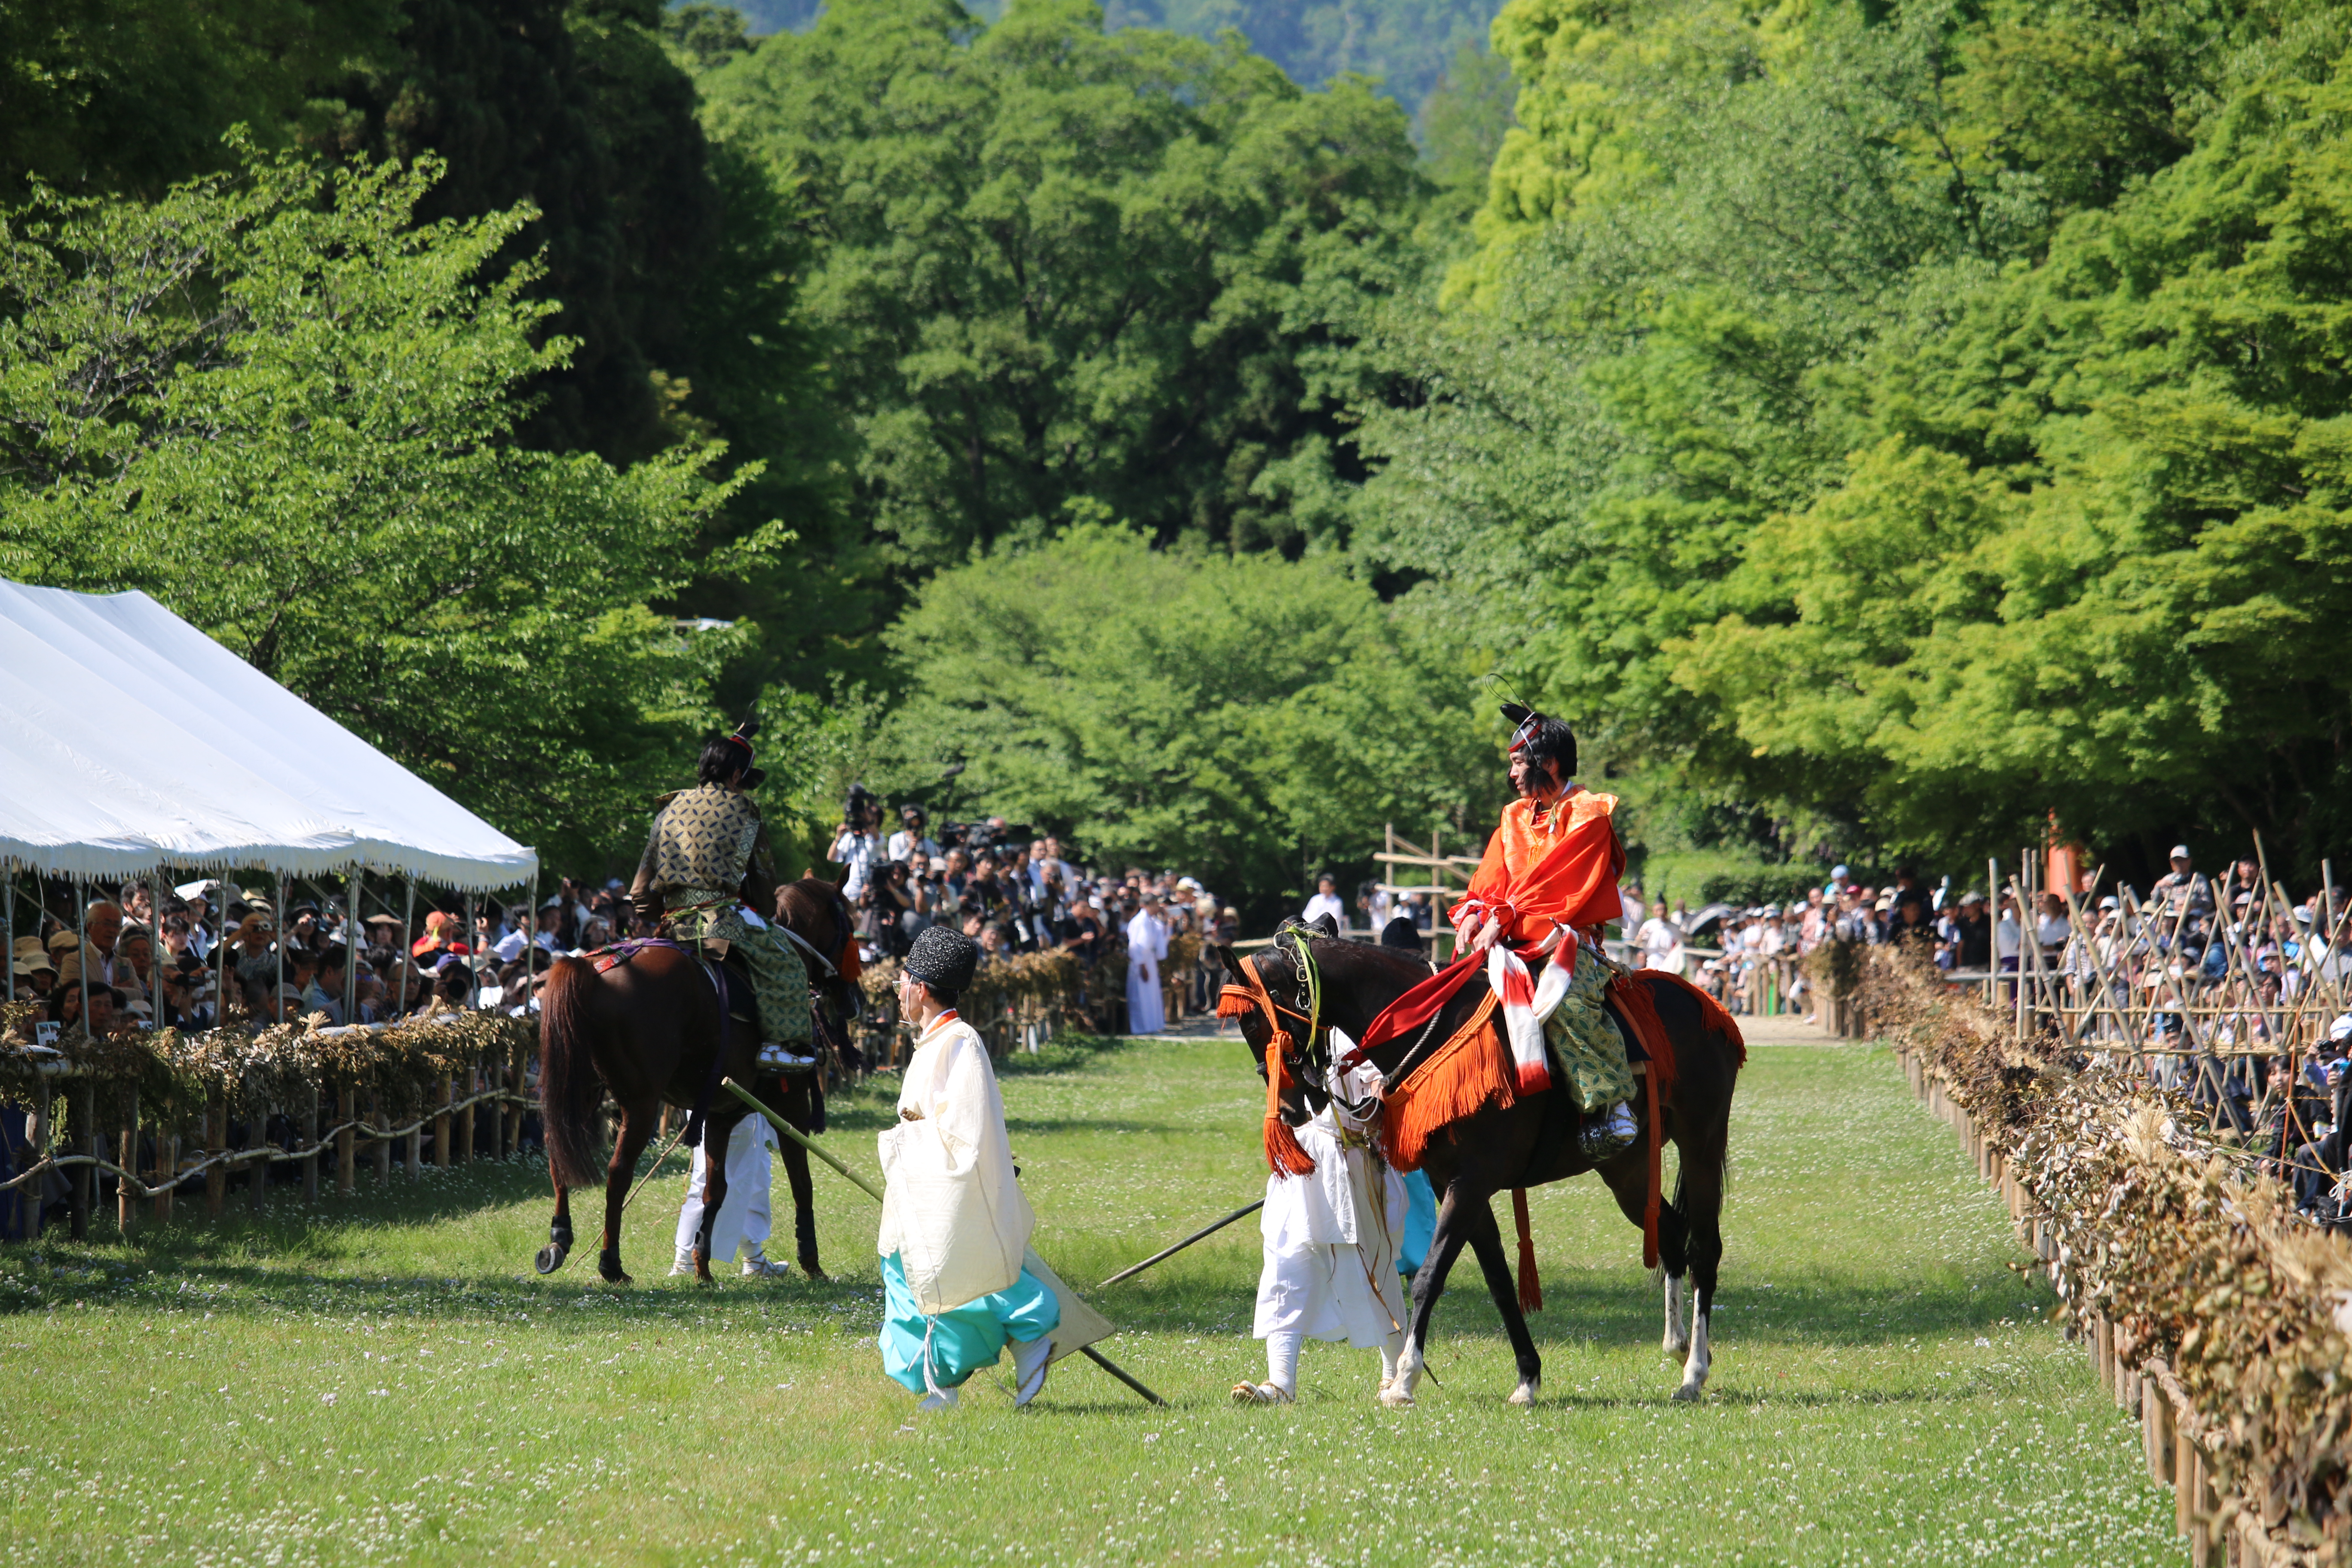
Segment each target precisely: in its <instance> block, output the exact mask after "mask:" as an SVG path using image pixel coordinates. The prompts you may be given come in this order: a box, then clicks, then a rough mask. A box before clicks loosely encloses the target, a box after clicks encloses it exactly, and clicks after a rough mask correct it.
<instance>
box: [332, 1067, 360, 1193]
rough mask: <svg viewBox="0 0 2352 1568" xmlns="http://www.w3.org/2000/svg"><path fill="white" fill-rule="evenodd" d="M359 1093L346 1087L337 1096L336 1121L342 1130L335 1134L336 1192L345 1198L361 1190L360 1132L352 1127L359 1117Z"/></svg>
mask: <svg viewBox="0 0 2352 1568" xmlns="http://www.w3.org/2000/svg"><path fill="white" fill-rule="evenodd" d="M359 1100H360V1097H359V1093H358V1091H357V1090H355V1089H351V1088H349V1087H348V1086H346V1087H345V1088H343V1089H340V1090H338V1091H337V1093H336V1095H335V1121H336V1124H337V1125H338V1127H339V1128H340V1129H341V1130H340V1131H337V1132H336V1134H335V1191H336V1192H338V1193H340V1194H342V1195H343V1196H345V1197H350V1196H351V1195H352V1194H354V1193H356V1192H358V1191H359V1190H360V1173H359V1130H358V1129H357V1128H355V1127H353V1126H352V1120H353V1119H354V1118H355V1117H357V1116H358V1115H359Z"/></svg>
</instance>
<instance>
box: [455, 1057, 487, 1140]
mask: <svg viewBox="0 0 2352 1568" xmlns="http://www.w3.org/2000/svg"><path fill="white" fill-rule="evenodd" d="M481 1078H482V1075H481V1070H480V1068H479V1067H478V1066H476V1067H475V1068H469V1069H468V1070H467V1074H466V1098H467V1100H472V1099H473V1098H474V1096H475V1095H476V1094H477V1093H478V1092H479V1090H478V1089H476V1087H475V1086H476V1085H477V1084H478V1083H479V1082H480V1081H481ZM474 1110H475V1108H474V1107H473V1106H471V1105H468V1106H467V1107H466V1109H465V1110H461V1111H459V1112H457V1160H458V1163H461V1164H464V1163H470V1162H471V1161H472V1160H473V1158H474Z"/></svg>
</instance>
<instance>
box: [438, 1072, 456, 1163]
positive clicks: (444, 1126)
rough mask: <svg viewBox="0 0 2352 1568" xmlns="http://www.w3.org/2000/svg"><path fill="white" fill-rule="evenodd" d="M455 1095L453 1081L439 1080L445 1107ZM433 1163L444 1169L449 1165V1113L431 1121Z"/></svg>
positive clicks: (445, 1112)
mask: <svg viewBox="0 0 2352 1568" xmlns="http://www.w3.org/2000/svg"><path fill="white" fill-rule="evenodd" d="M456 1098H457V1095H456V1093H455V1090H454V1084H453V1080H452V1079H446V1078H445V1079H442V1080H441V1103H442V1104H443V1105H444V1106H446V1105H447V1104H448V1103H449V1102H450V1101H451V1100H455V1099H456ZM433 1163H435V1164H436V1165H439V1166H442V1167H443V1168H445V1169H446V1167H447V1166H448V1163H449V1112H448V1111H447V1110H443V1111H442V1112H441V1113H440V1114H439V1115H437V1116H436V1117H434V1119H433Z"/></svg>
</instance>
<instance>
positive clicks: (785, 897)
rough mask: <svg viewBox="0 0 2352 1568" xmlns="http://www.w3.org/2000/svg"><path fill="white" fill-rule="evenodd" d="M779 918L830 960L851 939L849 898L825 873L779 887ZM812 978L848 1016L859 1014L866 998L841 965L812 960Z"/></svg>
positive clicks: (819, 991)
mask: <svg viewBox="0 0 2352 1568" xmlns="http://www.w3.org/2000/svg"><path fill="white" fill-rule="evenodd" d="M776 918H777V919H778V920H780V921H782V922H783V923H784V925H785V926H786V927H787V928H788V929H790V930H791V931H792V932H793V935H795V936H797V937H799V938H800V939H801V940H802V941H803V942H807V943H808V944H809V946H811V947H813V948H814V949H815V950H816V951H817V952H821V953H824V955H825V957H826V959H827V961H828V962H832V963H837V962H838V960H839V958H840V955H841V953H842V952H843V950H844V948H845V945H846V943H847V942H848V941H849V936H850V931H851V921H850V914H849V900H846V899H845V898H843V897H842V895H841V889H840V888H838V887H836V886H835V884H833V883H832V882H829V881H826V880H825V879H824V878H822V877H803V878H802V879H800V880H799V881H797V882H786V883H785V884H783V885H782V887H780V888H778V889H776ZM809 980H810V983H811V984H813V985H814V987H815V988H816V992H817V994H818V995H819V996H821V997H823V998H824V1000H825V1001H827V1002H830V1003H831V1004H833V1005H834V1006H835V1008H836V1009H837V1010H838V1011H839V1013H840V1016H842V1017H843V1018H844V1019H855V1018H856V1017H857V1016H859V1014H860V1011H861V1009H862V1007H863V1005H864V1001H865V998H864V996H863V995H862V994H860V993H859V991H858V989H857V987H856V985H853V984H850V983H849V982H848V981H846V980H845V979H843V978H842V976H841V973H840V971H839V970H838V969H835V970H834V971H833V972H832V973H821V972H820V971H819V970H818V968H817V966H815V965H814V964H812V965H811V966H810V974H809Z"/></svg>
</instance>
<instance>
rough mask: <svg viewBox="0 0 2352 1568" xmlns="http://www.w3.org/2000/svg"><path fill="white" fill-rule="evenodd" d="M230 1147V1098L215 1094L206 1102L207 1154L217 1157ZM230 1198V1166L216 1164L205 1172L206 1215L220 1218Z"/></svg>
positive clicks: (209, 1217) (210, 1156) (206, 1216)
mask: <svg viewBox="0 0 2352 1568" xmlns="http://www.w3.org/2000/svg"><path fill="white" fill-rule="evenodd" d="M227 1149H228V1100H226V1098H225V1097H224V1096H221V1095H217V1094H215V1095H214V1096H213V1097H212V1099H210V1100H207V1101H205V1156H206V1158H215V1157H217V1156H219V1155H220V1154H223V1153H225V1152H227ZM227 1200H228V1167H227V1166H226V1165H215V1166H214V1167H213V1168H212V1169H211V1170H209V1171H206V1172H205V1218H207V1219H218V1218H220V1216H221V1205H223V1204H224V1203H226V1201H227Z"/></svg>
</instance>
